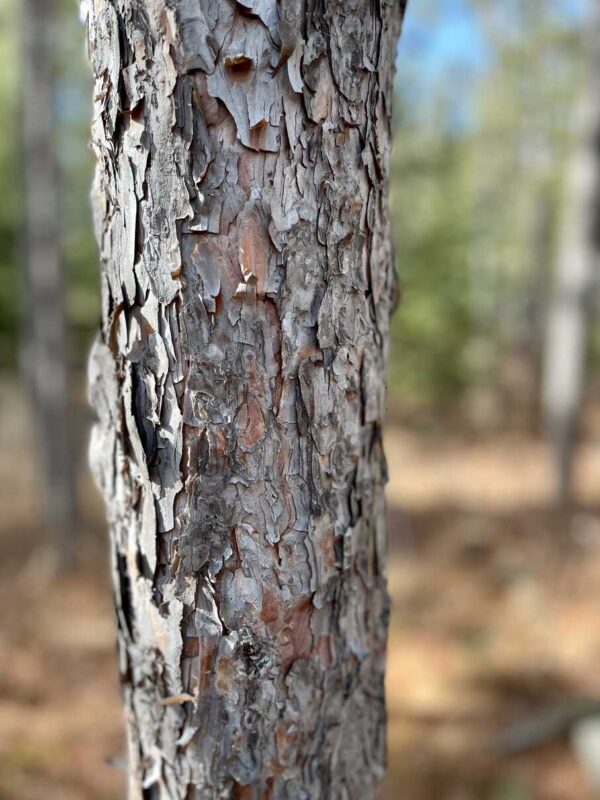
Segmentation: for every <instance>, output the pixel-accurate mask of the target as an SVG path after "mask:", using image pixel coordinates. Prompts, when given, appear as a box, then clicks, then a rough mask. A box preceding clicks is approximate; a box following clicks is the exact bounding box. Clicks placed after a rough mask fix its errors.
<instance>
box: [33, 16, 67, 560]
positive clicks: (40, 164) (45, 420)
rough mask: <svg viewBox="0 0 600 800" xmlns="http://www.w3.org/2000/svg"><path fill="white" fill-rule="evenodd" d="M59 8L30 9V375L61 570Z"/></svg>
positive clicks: (63, 422) (63, 401)
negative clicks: (56, 114)
mask: <svg viewBox="0 0 600 800" xmlns="http://www.w3.org/2000/svg"><path fill="white" fill-rule="evenodd" d="M53 22H54V8H53V4H52V3H51V2H49V0H24V2H23V5H22V31H23V39H22V64H23V71H22V81H21V86H22V125H23V127H22V148H23V160H22V163H23V189H24V193H23V195H24V202H23V264H24V268H25V269H24V278H25V281H24V286H25V293H24V298H23V302H22V309H23V313H22V325H21V329H22V338H23V354H22V365H23V371H24V374H25V376H26V379H27V384H28V386H29V388H30V394H31V401H32V406H33V419H34V423H35V424H36V427H37V439H38V443H39V445H38V446H39V463H40V465H41V472H42V475H43V480H44V486H45V504H44V506H45V522H46V524H47V526H48V527H49V528H50V530H51V532H52V534H53V535H54V537H55V540H56V554H57V557H58V559H59V561H60V562H61V565H63V566H64V565H67V564H68V563H69V562H70V560H71V557H72V537H73V530H74V518H75V505H76V504H75V475H74V464H73V448H72V441H71V439H72V428H71V422H72V416H71V413H70V397H69V359H68V348H67V331H66V322H65V314H64V302H63V296H64V289H63V265H62V263H61V254H60V238H59V218H58V196H57V181H56V164H55V148H54V125H53V119H54V108H53V78H54V69H53V66H54V64H53V57H52V53H53V38H52V34H53V31H54V26H53Z"/></svg>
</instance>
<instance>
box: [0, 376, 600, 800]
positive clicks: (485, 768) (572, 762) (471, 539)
mask: <svg viewBox="0 0 600 800" xmlns="http://www.w3.org/2000/svg"><path fill="white" fill-rule="evenodd" d="M0 414H1V417H0V421H1V433H0V509H1V514H0V603H1V604H2V609H3V615H2V624H1V628H0V800H118V799H119V798H121V797H123V796H124V772H123V769H122V766H121V757H122V752H123V741H122V734H121V719H120V708H119V692H118V686H117V679H116V660H115V655H114V641H113V640H114V631H113V617H112V609H111V600H110V590H109V586H108V579H107V575H106V557H105V547H104V542H103V536H104V533H103V527H102V521H101V508H100V504H99V501H98V499H97V498H96V496H95V494H94V491H93V490H92V488H91V487H90V485H89V481H88V480H87V478H86V477H84V476H85V474H86V473H85V470H84V469H83V468H82V471H81V474H82V479H81V491H82V497H83V504H82V505H83V510H84V523H83V525H82V529H81V531H80V540H79V546H78V547H79V553H78V558H79V562H78V563H79V566H78V570H77V572H76V574H74V575H72V576H70V577H61V578H59V579H56V578H54V577H53V570H52V560H51V558H50V557H49V556H48V553H49V550H48V549H47V548H46V545H44V542H43V537H42V536H41V534H40V531H39V524H38V519H39V502H38V496H37V492H36V489H35V482H34V470H33V462H32V459H30V458H26V457H25V454H26V453H29V452H30V450H29V448H30V436H31V435H30V425H29V421H28V418H27V414H26V407H25V406H24V404H23V402H22V398H21V396H20V394H19V391H18V389H17V387H15V386H11V385H10V383H8V382H7V381H6V380H3V381H1V382H0ZM387 439H388V441H387V446H388V454H389V461H390V473H391V482H390V486H389V506H390V510H389V531H390V560H389V577H390V591H391V595H392V600H393V615H392V626H391V634H390V647H389V669H388V698H389V743H390V757H389V761H390V768H389V776H388V782H387V786H386V794H385V800H590V798H591V793H590V790H589V788H588V787H587V785H586V781H585V776H584V775H583V773H582V771H581V769H580V767H579V765H578V762H577V760H576V758H575V756H574V755H573V753H572V752H571V750H570V747H569V742H568V739H567V738H565V739H559V740H557V741H551V742H549V743H548V744H546V745H545V746H543V747H541V748H536V749H534V750H533V751H531V752H529V753H524V754H521V755H517V756H513V757H511V758H497V757H493V756H492V755H491V754H490V748H489V745H490V742H491V741H492V738H493V737H494V735H495V734H496V733H497V732H498V731H501V730H503V729H504V728H505V727H506V726H507V725H509V724H510V723H511V722H513V721H514V720H517V719H519V718H521V717H523V716H527V715H529V714H534V715H536V714H538V713H539V711H540V709H544V708H547V707H548V706H551V705H552V704H553V703H555V702H556V701H558V700H564V699H565V698H569V697H577V696H581V695H591V694H596V695H599V696H600V685H599V684H600V680H599V677H598V664H599V663H600V625H599V624H598V609H599V600H600V597H599V595H600V514H599V511H600V448H598V447H596V449H594V447H593V446H592V444H591V442H588V443H587V444H586V445H585V446H584V448H583V450H582V453H581V458H580V463H579V469H578V476H577V485H578V497H577V503H576V505H575V506H574V507H573V508H572V509H570V510H568V511H563V512H560V513H558V512H556V511H553V510H552V508H551V507H550V505H549V504H548V476H547V474H546V471H545V460H544V451H543V448H542V447H541V446H540V445H539V443H537V442H535V441H533V440H530V439H527V438H524V437H523V436H520V437H519V436H506V437H503V438H499V437H496V438H494V439H488V440H481V441H477V442H474V441H464V440H462V441H461V440H460V439H458V438H454V439H451V438H440V437H439V436H438V437H431V436H426V435H419V434H417V433H415V432H406V431H405V432H400V431H398V430H396V429H392V430H390V431H388V437H387ZM324 800H325V799H324Z"/></svg>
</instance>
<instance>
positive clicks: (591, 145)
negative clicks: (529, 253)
mask: <svg viewBox="0 0 600 800" xmlns="http://www.w3.org/2000/svg"><path fill="white" fill-rule="evenodd" d="M589 5H590V21H589V28H588V31H587V35H586V44H587V53H588V55H587V58H588V62H589V63H588V66H587V70H586V72H587V75H586V78H587V80H586V81H585V82H584V85H583V87H582V94H581V99H580V103H579V108H578V114H577V117H576V120H575V124H576V128H575V143H574V146H573V154H572V155H571V158H570V163H569V167H568V174H567V186H566V195H565V202H564V218H563V222H562V230H561V236H560V240H559V249H558V258H557V261H556V265H555V274H554V281H553V283H554V285H553V294H552V297H551V301H550V308H549V314H548V327H547V339H546V352H545V359H544V384H543V402H544V411H545V416H546V420H547V426H548V433H549V440H550V445H551V447H552V457H553V464H554V475H555V494H556V498H557V500H559V501H566V500H568V499H569V498H570V495H571V484H572V471H573V456H574V448H575V440H576V434H577V423H578V420H579V412H580V406H581V399H582V394H583V385H584V379H585V356H586V328H587V316H588V309H589V300H590V290H591V289H592V285H593V279H594V273H596V272H597V268H598V254H599V249H598V243H599V228H598V226H599V222H598V214H599V211H600V150H599V147H600V90H599V89H598V75H599V74H600V39H599V37H600V9H598V4H597V2H596V0H592V2H590V4H589Z"/></svg>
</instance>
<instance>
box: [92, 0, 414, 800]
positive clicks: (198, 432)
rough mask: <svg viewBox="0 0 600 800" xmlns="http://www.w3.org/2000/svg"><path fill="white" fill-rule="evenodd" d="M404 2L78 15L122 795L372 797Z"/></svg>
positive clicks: (241, 0)
mask: <svg viewBox="0 0 600 800" xmlns="http://www.w3.org/2000/svg"><path fill="white" fill-rule="evenodd" d="M401 5H402V4H400V3H398V2H395V0H394V2H389V1H388V0H373V2H368V3H367V2H363V1H362V0H337V2H328V3H325V4H321V3H316V2H313V1H312V0H309V1H308V2H306V3H305V2H302V1H301V0H281V2H276V0H238V1H237V2H233V1H232V0H151V1H148V2H144V3H141V2H133V0H112V1H110V0H88V2H86V3H85V5H84V10H85V12H86V14H87V20H88V34H89V48H90V55H91V61H92V65H93V73H94V79H95V89H94V117H93V134H92V137H93V147H94V150H95V153H96V156H97V163H98V167H97V173H96V179H95V186H94V193H93V194H94V204H95V219H96V229H97V236H98V241H99V246H100V254H101V259H102V288H103V327H102V334H101V336H100V338H99V340H98V342H97V344H96V345H95V348H94V351H93V355H92V359H91V364H90V373H91V374H90V386H91V395H92V401H93V404H94V406H95V408H96V410H97V413H98V423H97V425H96V428H95V432H94V436H93V442H92V460H93V464H94V469H95V473H96V476H97V479H98V481H99V482H100V485H101V486H102V489H103V491H104V494H105V497H106V501H107V508H108V514H109V518H110V525H111V531H112V549H113V566H114V579H115V590H116V596H117V605H118V618H119V639H120V656H121V671H122V681H123V685H124V689H125V698H126V704H127V719H128V731H129V745H130V760H131V765H130V766H131V769H130V788H131V797H133V798H141V797H143V798H178V799H180V800H184V798H185V800H192V799H196V800H200V798H202V799H203V800H204V798H229V797H238V798H242V797H243V798H263V797H264V798H267V797H273V798H290V800H301V798H325V797H328V798H356V799H357V800H358V798H368V797H373V796H374V792H375V788H376V786H377V784H378V782H379V781H380V779H381V777H382V775H383V768H384V759H385V708H384V692H383V674H384V656H385V642H386V628H387V617H388V601H387V594H386V586H385V577H384V561H385V534H384V508H383V484H384V481H385V463H384V457H383V451H382V443H381V425H382V418H383V414H384V374H385V357H386V348H387V340H388V319H389V314H390V308H391V304H392V302H393V298H394V294H395V279H394V272H393V264H392V257H391V252H390V237H389V230H388V227H389V226H388V214H387V177H388V156H389V149H390V124H389V120H390V104H391V100H392V77H393V65H394V60H395V53H396V39H397V34H398V32H399V25H400V17H401Z"/></svg>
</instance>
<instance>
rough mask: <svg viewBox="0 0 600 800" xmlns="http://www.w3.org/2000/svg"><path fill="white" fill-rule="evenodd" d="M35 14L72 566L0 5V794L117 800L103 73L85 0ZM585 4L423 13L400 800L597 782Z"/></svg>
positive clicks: (405, 438) (594, 81) (394, 646)
mask: <svg viewBox="0 0 600 800" xmlns="http://www.w3.org/2000/svg"><path fill="white" fill-rule="evenodd" d="M46 6H47V8H48V9H50V8H52V14H51V15H50V23H49V25H50V27H49V29H48V30H49V38H50V42H51V63H50V67H49V70H48V75H47V77H48V79H49V86H50V91H51V107H52V112H53V116H54V133H53V142H54V144H53V147H52V148H51V149H50V150H49V152H48V153H47V157H48V158H49V159H54V160H55V164H56V167H57V169H56V175H57V187H56V188H57V192H56V197H57V200H56V209H55V210H56V216H57V221H58V232H59V236H58V248H59V249H58V253H59V263H60V266H61V268H62V274H63V287H64V307H65V313H66V320H67V331H68V348H67V349H68V365H69V381H70V394H69V404H70V405H69V409H68V419H69V421H70V429H71V433H72V435H73V437H74V439H75V444H74V449H73V465H74V467H75V468H74V470H73V471H74V473H75V475H76V488H77V496H76V505H77V518H76V520H77V521H76V522H75V524H74V525H73V526H72V527H73V533H72V536H71V537H70V540H69V542H67V545H66V546H67V549H72V550H73V558H74V565H75V566H74V568H72V569H71V570H70V571H66V572H65V571H63V572H61V573H60V574H57V572H56V569H55V566H56V558H55V547H56V545H55V541H54V540H53V539H52V537H51V536H50V535H49V534H48V531H46V530H45V526H44V519H45V516H47V514H46V512H45V508H46V503H45V500H44V469H43V468H41V466H40V465H41V464H42V463H43V461H44V458H43V453H42V449H43V437H42V438H40V436H39V432H38V431H36V416H39V415H36V413H35V412H34V410H33V409H34V408H35V400H34V402H33V405H32V403H31V401H30V400H28V395H29V396H30V395H31V392H28V391H27V389H26V386H27V381H26V380H24V379H23V377H22V376H23V375H26V374H27V372H28V370H30V369H31V364H28V363H27V362H28V359H30V356H31V351H30V350H29V349H28V348H27V346H26V343H25V345H24V344H23V341H24V338H26V337H24V336H23V335H22V332H23V330H24V326H23V325H22V324H21V322H20V320H22V319H24V318H26V319H30V318H31V315H32V314H33V315H35V313H36V311H35V307H34V308H32V304H31V293H30V291H29V288H30V287H29V288H28V283H27V281H26V280H24V278H23V266H22V265H23V260H24V253H25V252H26V250H27V246H26V245H27V243H26V242H25V241H24V239H25V238H26V237H25V235H24V231H25V230H26V229H27V227H26V224H25V223H24V216H25V211H26V209H27V202H26V192H25V188H24V187H25V184H24V179H23V176H24V174H26V168H27V163H26V155H25V153H26V152H27V148H26V146H24V141H25V139H24V131H23V127H22V121H23V119H24V118H26V115H23V113H22V109H23V106H24V104H25V105H26V104H27V99H28V95H27V87H26V85H24V74H25V73H24V70H23V65H24V63H26V59H27V58H28V54H27V52H24V51H23V46H22V38H21V37H20V36H19V25H18V20H19V16H20V14H19V12H20V10H21V8H22V7H23V4H22V3H21V2H19V0H0V130H1V131H2V135H1V136H0V175H1V176H2V188H3V191H2V192H1V193H0V403H1V405H0V414H1V422H2V426H1V434H0V503H1V507H2V514H1V515H0V559H1V560H0V564H1V566H0V575H1V581H0V595H1V602H2V603H3V607H4V609H5V616H6V619H5V621H4V622H3V624H2V627H1V631H0V800H17V798H18V799H19V800H29V799H30V798H31V800H39V798H40V797H44V798H45V800H54V798H56V799H57V800H58V799H59V798H60V800H84V799H85V800H109V798H117V797H120V796H122V794H123V785H124V772H123V768H122V766H123V742H122V735H121V728H120V710H119V697H118V686H117V666H116V657H115V655H114V644H113V640H114V633H113V623H112V611H111V599H110V590H109V586H108V577H107V571H106V560H107V555H106V551H107V548H106V545H105V538H104V537H105V531H104V523H103V510H102V508H101V506H100V502H99V500H98V498H97V497H96V495H95V492H94V489H93V487H91V485H90V479H89V476H88V473H87V469H86V466H85V449H86V437H87V430H88V428H89V423H90V419H91V414H90V412H89V411H88V410H87V406H86V402H85V387H84V376H85V362H86V356H87V352H88V349H89V346H90V342H91V339H92V336H93V334H94V332H95V330H96V328H97V326H98V321H99V288H98V287H99V280H98V267H97V257H96V246H95V242H94V240H93V234H92V220H91V213H90V208H89V202H88V195H89V186H90V182H91V172H92V158H91V153H90V152H89V149H88V147H87V141H88V138H89V135H88V129H89V124H90V120H89V114H90V108H91V97H90V93H91V83H90V77H89V70H88V65H87V59H86V55H85V50H84V31H83V28H82V26H81V23H80V21H79V19H78V16H77V9H76V3H75V2H74V0H54V2H53V3H50V2H49V0H48V2H47V4H46ZM597 13H598V11H597V9H596V8H595V3H594V0H589V3H586V2H585V0H579V1H578V0H504V2H503V3H501V4H499V3H497V2H493V0H413V2H411V3H409V8H408V12H407V18H406V23H405V30H404V34H403V38H402V41H401V44H400V48H399V57H398V76H397V83H396V87H397V96H396V106H395V116H394V126H395V137H396V138H395V147H394V152H393V160H392V187H391V209H392V220H393V232H394V238H395V241H396V253H397V268H398V271H399V274H400V279H401V284H402V303H401V306H400V310H399V312H398V313H397V314H396V316H395V318H394V322H393V331H392V338H393V341H392V351H391V362H390V373H389V394H388V410H389V426H388V433H387V448H388V454H389V462H390V486H389V495H388V497H389V534H390V562H389V573H390V591H391V594H392V600H393V607H394V611H393V616H392V629H391V638H390V657H389V678H388V695H389V709H390V720H389V738H390V765H391V766H390V771H389V777H388V783H387V786H386V792H387V794H386V799H387V800H395V799H396V798H397V799H398V800H587V799H588V798H590V799H591V798H592V797H595V796H596V797H597V794H596V795H594V792H596V793H597V792H598V790H599V789H600V775H599V774H598V773H599V767H598V765H599V764H600V743H599V739H600V733H599V724H600V723H599V722H598V715H600V710H599V709H600V705H599V703H598V701H597V699H594V698H600V685H599V683H600V681H599V679H598V663H599V660H600V626H599V625H598V610H599V608H600V516H599V511H600V396H599V392H598V389H599V388H600V328H599V326H598V324H597V320H598V314H597V311H598V305H599V302H598V295H599V292H598V266H597V265H598V261H597V242H596V238H597V236H596V234H595V232H594V230H593V227H594V225H593V224H590V220H591V221H592V222H593V223H594V224H595V215H596V211H597V208H596V205H595V204H596V203H598V175H599V174H600V152H596V151H597V150H598V141H600V97H599V98H596V97H595V95H596V92H597V93H598V94H599V95H600V89H594V87H600V64H599V63H598V62H597V52H596V49H597V48H598V47H600V25H599V24H598V19H597V17H596V15H597ZM595 42H596V45H595V46H594V43H595ZM25 72H26V71H25ZM590 87H591V88H590ZM582 165H583V166H582ZM582 175H583V177H582ZM586 192H587V195H586V194H585V193H586ZM584 195H585V196H584ZM586 215H588V216H589V219H587V217H586ZM583 217H586V219H583ZM565 297H566V300H565ZM557 343H558V344H557ZM55 355H57V357H58V356H60V358H62V357H63V356H62V354H55ZM571 457H572V458H571ZM45 471H46V475H47V474H48V472H49V473H50V474H51V475H52V474H53V473H54V474H53V479H54V480H56V479H57V478H58V479H59V480H60V479H61V476H60V474H58V473H59V472H60V470H59V469H58V465H53V463H52V462H51V461H50V463H49V465H48V464H47V466H46V470H45ZM46 527H47V526H46ZM62 533H63V539H62V540H61V544H60V546H61V547H62V548H64V547H65V542H64V531H63V532H62ZM71 546H72V548H71ZM7 611H8V613H6V612H7ZM519 725H525V727H524V728H523V727H518V726H519ZM514 726H517V727H516V728H515V727H514ZM590 754H591V755H590Z"/></svg>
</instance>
